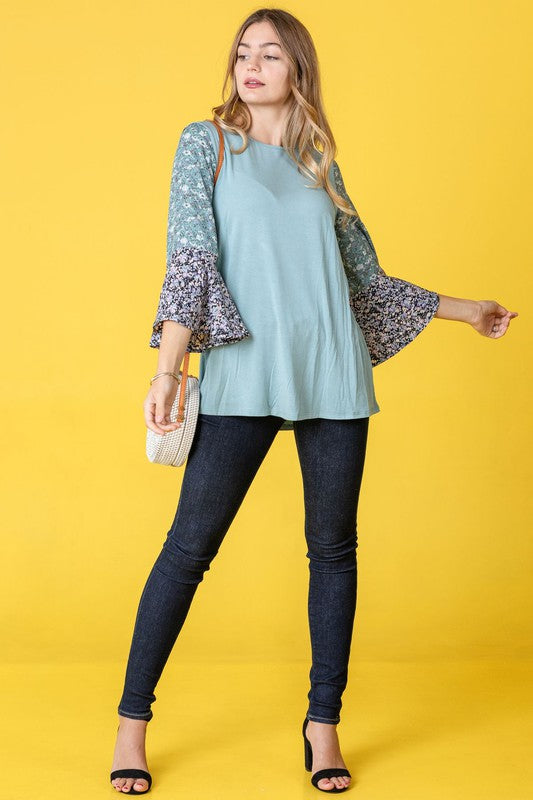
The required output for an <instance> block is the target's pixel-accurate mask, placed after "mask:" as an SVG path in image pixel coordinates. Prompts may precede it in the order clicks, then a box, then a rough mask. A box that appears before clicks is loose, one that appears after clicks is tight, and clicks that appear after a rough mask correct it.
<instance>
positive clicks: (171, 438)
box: [146, 120, 224, 467]
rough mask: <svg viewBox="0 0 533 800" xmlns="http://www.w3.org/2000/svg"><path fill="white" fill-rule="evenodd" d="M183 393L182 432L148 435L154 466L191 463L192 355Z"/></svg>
mask: <svg viewBox="0 0 533 800" xmlns="http://www.w3.org/2000/svg"><path fill="white" fill-rule="evenodd" d="M206 122H212V123H213V125H214V126H215V127H216V129H217V131H218V140H219V141H218V163H217V168H216V171H215V181H214V182H215V183H216V182H217V178H218V173H219V172H220V168H221V166H222V161H223V159H224V136H223V134H222V130H221V128H220V126H219V125H218V123H217V122H215V121H214V120H206ZM178 376H179V384H178V385H179V390H178V391H177V392H176V397H175V399H174V402H173V404H172V408H171V410H170V421H171V422H176V420H180V421H181V425H180V426H179V428H176V429H175V430H173V431H167V432H166V433H155V431H153V430H151V429H150V428H148V429H147V431H146V455H147V457H148V460H149V461H151V462H152V464H167V465H168V466H171V467H181V466H182V465H183V464H184V463H185V461H186V460H187V456H188V455H189V450H190V449H191V445H192V442H193V439H194V434H195V431H196V423H197V422H198V412H199V409H200V385H199V381H198V378H197V377H196V375H189V353H188V352H186V353H185V355H184V357H183V364H182V370H180V371H179V372H178Z"/></svg>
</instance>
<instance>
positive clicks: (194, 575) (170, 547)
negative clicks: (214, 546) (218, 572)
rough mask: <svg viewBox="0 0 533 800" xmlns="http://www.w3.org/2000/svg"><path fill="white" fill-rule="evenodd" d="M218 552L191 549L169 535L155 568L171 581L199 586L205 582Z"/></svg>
mask: <svg viewBox="0 0 533 800" xmlns="http://www.w3.org/2000/svg"><path fill="white" fill-rule="evenodd" d="M217 552H218V551H214V552H211V553H209V552H201V551H200V550H199V549H197V550H192V549H189V548H187V547H186V546H185V545H184V543H182V542H180V541H178V540H177V539H176V538H175V537H173V536H171V535H169V536H167V539H166V541H165V543H164V545H163V549H162V550H161V553H160V554H159V557H158V559H157V561H156V563H155V566H156V567H157V569H158V570H159V571H160V572H162V573H163V574H164V575H165V576H166V577H167V578H169V579H170V580H174V581H178V582H179V583H191V584H197V583H200V582H201V581H202V580H203V578H204V574H205V573H206V572H207V571H208V570H209V568H210V565H211V561H212V560H213V558H214V557H215V555H216V554H217Z"/></svg>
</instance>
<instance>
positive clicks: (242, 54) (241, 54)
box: [237, 53, 279, 61]
mask: <svg viewBox="0 0 533 800" xmlns="http://www.w3.org/2000/svg"><path fill="white" fill-rule="evenodd" d="M240 58H246V54H245V53H240V54H239V55H238V56H237V60H239V59H240ZM265 58H271V59H273V60H274V61H279V58H278V56H268V55H267V56H265Z"/></svg>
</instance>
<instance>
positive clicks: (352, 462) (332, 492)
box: [294, 417, 369, 542]
mask: <svg viewBox="0 0 533 800" xmlns="http://www.w3.org/2000/svg"><path fill="white" fill-rule="evenodd" d="M368 424H369V417H361V418H358V419H341V420H335V419H322V418H316V419H310V420H299V421H296V422H295V423H294V438H295V440H296V447H297V450H298V457H299V461H300V468H301V473H302V481H303V488H304V500H305V521H306V535H307V536H308V539H309V540H310V541H311V539H312V540H316V541H330V542H334V541H335V540H336V539H339V538H343V537H345V536H346V534H347V532H348V533H349V532H350V531H353V534H354V536H356V524H357V505H358V501H359V492H360V488H361V481H362V477H363V469H364V462H365V454H366V444H367V437H368Z"/></svg>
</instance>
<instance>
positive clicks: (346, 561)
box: [294, 417, 369, 789]
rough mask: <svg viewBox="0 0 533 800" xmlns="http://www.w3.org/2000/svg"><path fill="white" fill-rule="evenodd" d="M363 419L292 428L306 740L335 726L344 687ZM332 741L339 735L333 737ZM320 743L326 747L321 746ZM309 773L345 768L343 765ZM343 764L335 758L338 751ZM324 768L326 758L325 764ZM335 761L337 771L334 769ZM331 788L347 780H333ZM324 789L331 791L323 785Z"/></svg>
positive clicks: (351, 620) (352, 606)
mask: <svg viewBox="0 0 533 800" xmlns="http://www.w3.org/2000/svg"><path fill="white" fill-rule="evenodd" d="M368 423H369V418H368V417H362V418H360V419H350V420H331V419H312V420H301V421H299V422H295V424H294V435H295V439H296V445H297V449H298V456H299V459H300V466H301V470H302V479H303V486H304V500H305V536H306V541H307V545H308V551H307V557H308V558H309V573H310V574H309V595H308V612H309V629H310V636H311V649H312V667H311V671H310V681H311V688H310V691H309V694H308V699H309V706H308V712H307V717H308V718H309V720H310V721H311V722H310V723H309V726H308V732H309V739H310V740H311V737H312V736H313V735H315V739H316V735H317V734H318V730H319V729H321V730H322V734H323V735H324V736H327V737H329V741H330V743H333V744H334V743H335V737H334V736H332V731H331V730H330V731H328V732H325V731H324V728H325V726H329V727H334V726H336V725H337V723H338V722H340V710H341V707H342V700H341V697H342V693H343V691H344V689H345V687H346V684H347V680H348V661H349V656H350V648H351V640H352V632H353V623H354V619H355V607H356V596H357V558H356V548H357V506H358V501H359V491H360V486H361V480H362V475H363V467H364V460H365V453H366V442H367V435H368ZM335 734H336V732H335ZM322 741H325V740H322ZM333 755H334V754H333V753H332V754H331V755H330V761H329V763H323V764H322V765H313V771H317V770H318V769H322V768H324V767H327V766H345V765H344V762H343V761H342V757H340V758H338V757H334V758H333V760H331V757H332V756H333ZM338 756H340V750H339V751H338ZM325 758H326V760H327V756H325ZM337 761H338V763H336V762H337ZM336 780H337V781H338V783H336V784H335V785H337V786H339V787H340V786H342V785H345V783H341V781H343V782H347V780H348V779H345V778H338V779H336ZM323 788H325V789H328V788H332V787H331V781H328V780H327V779H324V784H323Z"/></svg>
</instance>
